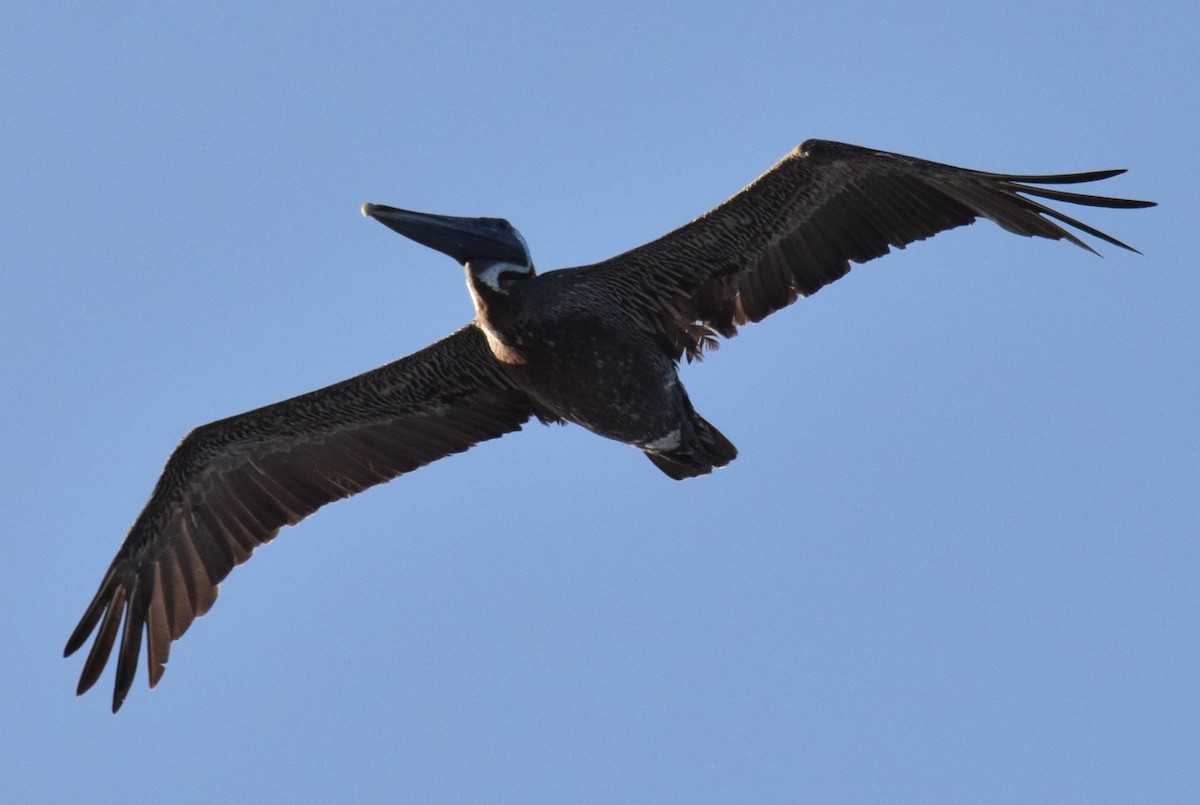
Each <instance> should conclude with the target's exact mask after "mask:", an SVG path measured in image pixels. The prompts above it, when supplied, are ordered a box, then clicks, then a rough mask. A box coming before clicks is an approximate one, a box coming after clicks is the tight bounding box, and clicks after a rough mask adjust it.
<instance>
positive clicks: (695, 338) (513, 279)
mask: <svg viewBox="0 0 1200 805" xmlns="http://www.w3.org/2000/svg"><path fill="white" fill-rule="evenodd" d="M1122 172H1123V171H1121V170H1105V171H1096V172H1092V173H1064V174H1053V175H1043V176H1018V175H1010V174H1002V173H983V172H980V171H974V170H967V169H964V168H956V167H953V166H950V165H943V164H939V163H936V162H929V161H926V160H923V159H916V158H913V157H907V156H902V155H900V154H892V153H887V152H884V151H875V150H872V149H869V148H860V147H858V146H853V145H844V144H840V143H834V142H827V141H821V140H809V141H807V142H805V143H803V144H801V145H800V146H799V147H798V148H796V149H795V150H794V151H792V152H791V153H789V154H788V155H787V156H785V157H784V158H783V159H782V160H781V161H780V162H779V163H778V164H776V165H775V166H774V167H773V168H771V169H770V170H769V171H767V172H766V173H765V174H763V175H762V176H760V177H759V178H758V179H757V180H755V181H754V183H752V184H751V185H750V186H749V187H747V188H746V189H744V190H742V191H741V192H740V193H738V194H737V195H735V196H733V197H732V198H730V199H729V200H728V201H726V202H724V203H723V204H721V205H720V206H718V207H717V208H715V209H713V210H712V211H710V212H708V213H705V214H704V215H702V216H700V217H699V218H697V219H696V220H694V221H692V222H691V223H689V224H686V225H684V226H682V227H680V228H679V229H676V230H675V231H673V232H670V233H668V234H666V235H664V236H662V237H661V238H659V239H658V240H655V241H653V242H651V243H647V244H646V245H644V246H639V247H638V248H636V249H633V250H631V251H628V252H625V253H624V254H621V255H618V256H616V257H613V258H611V259H609V260H605V261H604V262H601V263H596V264H594V265H588V266H580V267H577V268H566V269H560V270H557V271H549V272H546V273H544V274H537V273H536V272H535V271H534V268H533V260H532V259H531V257H530V254H529V247H528V246H527V245H526V243H525V240H524V238H522V237H521V235H520V233H519V232H517V230H516V229H515V228H514V227H513V226H512V225H511V224H509V223H508V221H505V220H503V219H500V218H458V217H451V216H444V215H430V214H427V213H419V212H410V211H406V210H400V209H395V208H393V207H385V206H382V205H377V204H366V205H364V206H363V214H364V215H367V216H369V217H371V218H374V219H375V220H377V221H379V222H380V223H382V224H384V225H385V226H387V227H389V228H390V229H393V230H395V231H396V232H399V233H400V234H402V235H404V236H406V237H408V238H411V239H412V240H414V241H416V242H418V243H421V244H424V245H425V246H428V247H430V248H433V249H436V250H438V251H440V252H443V253H444V254H447V255H449V256H450V257H452V258H454V259H455V260H456V261H458V262H459V263H460V264H462V266H463V268H464V273H465V274H466V281H467V289H468V290H469V291H470V294H471V299H472V301H473V302H474V305H475V318H474V319H473V320H472V321H471V322H470V323H469V324H467V325H466V326H465V327H463V328H462V329H460V330H458V331H457V332H455V333H453V334H451V335H449V336H447V337H445V338H443V339H442V340H440V341H437V342H436V343H434V344H432V345H430V346H428V347H426V348H425V349H422V350H420V351H419V352H416V353H414V354H412V355H409V356H408V357H406V358H401V359H400V360H398V361H396V362H394V363H389V364H387V365H386V366H382V367H380V368H378V369H375V370H373V371H370V372H367V373H365V374H362V375H359V376H357V377H353V378H351V379H349V380H345V381H343V382H341V383H337V384H335V385H332V386H329V387H328V388H323V389H319V390H317V391H313V392H310V393H308V394H303V395H301V396H299V397H295V398H293V399H290V400H285V401H283V402H279V403H275V404H274V405H268V406H266V407H264V408H259V409H256V410H254V411H249V412H247V413H244V414H239V415H237V416H233V417H229V418H228V419H222V420H218V421H216V422H211V423H209V424H207V425H203V426H201V427H198V428H196V429H195V430H193V431H192V432H191V433H189V434H188V435H187V436H186V437H185V438H184V440H183V441H182V442H181V443H180V445H179V446H178V447H177V448H176V449H175V452H173V453H172V454H171V457H170V458H169V459H168V461H167V465H166V467H165V468H164V470H163V473H162V476H161V477H160V478H159V480H158V483H157V484H156V485H155V487H154V491H153V492H152V493H151V495H150V500H149V502H148V503H147V504H146V507H145V508H144V509H143V510H142V512H141V514H139V515H138V517H137V520H135V521H134V523H133V527H132V528H131V529H130V531H129V534H128V536H127V537H126V538H125V541H124V543H122V545H121V547H120V549H119V550H118V551H117V555H116V557H115V558H114V559H113V561H112V564H111V565H110V566H109V568H108V571H107V572H106V573H105V574H104V578H103V580H102V581H101V582H100V589H99V591H98V592H97V593H96V596H95V597H94V598H93V599H92V601H91V603H90V604H88V606H87V609H86V610H85V612H84V614H83V618H82V619H81V620H80V621H79V625H78V626H77V627H76V628H75V631H74V632H73V633H72V634H71V637H70V639H69V640H68V641H67V645H66V651H65V655H70V654H72V653H74V652H75V651H76V650H78V649H79V648H80V647H81V646H82V645H83V644H84V643H85V642H86V641H87V640H88V638H89V637H90V636H91V635H92V633H93V632H96V638H95V641H94V642H93V643H92V647H91V651H90V652H89V653H88V656H87V659H86V660H85V662H84V664H83V672H82V674H81V676H80V680H79V687H78V693H83V692H84V691H86V690H88V689H89V688H90V687H92V685H94V684H95V682H96V680H97V679H98V678H99V677H100V674H101V672H102V671H103V670H104V666H105V665H106V664H107V662H108V658H109V656H110V654H111V653H112V651H113V648H114V646H116V651H117V667H116V677H115V684H114V689H113V700H112V709H113V712H116V711H117V709H118V708H120V706H121V703H122V702H123V701H124V700H125V696H126V694H127V693H128V692H129V689H130V686H131V685H132V683H133V679H134V674H135V670H136V666H137V661H138V657H139V655H140V653H141V648H142V643H143V637H144V638H145V645H146V661H147V667H148V670H149V677H150V686H151V687H154V686H155V685H156V684H157V683H158V681H159V679H161V678H162V675H163V671H164V669H165V667H166V662H167V655H168V653H169V651H170V648H171V643H172V642H174V641H175V640H178V639H179V638H180V637H181V636H182V635H183V633H184V632H186V631H187V629H188V626H189V625H191V623H192V621H194V620H195V619H196V618H198V617H200V616H201V615H203V614H204V613H205V612H207V611H208V609H209V607H211V606H212V604H213V602H214V601H215V600H216V598H217V585H218V584H219V583H220V582H221V581H222V580H223V579H224V578H225V577H226V576H227V575H228V574H229V571H230V570H232V569H233V567H234V566H235V565H238V564H241V563H242V562H244V561H246V560H247V559H249V558H250V555H251V554H252V553H253V552H254V549H255V548H257V547H258V546H259V545H261V544H263V543H264V542H268V541H270V540H271V539H273V538H274V537H275V535H276V534H278V533H279V529H280V528H282V527H283V526H285V525H295V524H296V523H298V522H300V521H301V520H303V519H304V518H305V517H307V516H308V515H310V514H312V513H313V512H315V511H316V510H317V509H319V508H321V507H322V506H324V505H325V504H326V503H330V502H332V501H335V500H340V499H341V498H345V497H349V496H350V495H353V494H355V493H357V492H361V491H362V490H364V489H366V488H368V487H371V486H374V485H375V484H380V483H383V482H385V481H390V480H391V479H393V478H396V477H397V476H400V475H403V474H404V473H406V472H410V471H412V470H415V469H417V468H418V467H422V466H424V465H426V464H428V463H430V462H432V461H436V460H437V459H440V458H444V457H445V456H449V455H451V454H453V453H461V452H463V451H464V450H467V449H468V448H470V447H472V446H473V445H476V444H478V443H480V442H482V441H486V440H488V439H494V438H496V437H498V436H502V435H504V434H506V433H509V432H512V431H515V430H518V429H520V428H521V426H522V425H523V424H524V423H525V422H526V421H528V420H529V419H530V418H531V417H537V418H538V419H539V420H541V421H542V422H574V423H576V424H578V425H582V426H583V427H585V428H587V429H588V430H590V431H592V432H594V433H596V434H599V435H600V436H605V437H608V438H610V439H615V440H617V441H621V442H625V443H626V444H629V445H632V446H633V447H635V448H636V449H638V450H640V451H642V452H643V453H644V454H645V455H646V457H647V458H649V460H650V461H651V462H653V464H654V466H656V467H657V468H658V469H659V470H661V471H662V472H663V473H665V474H666V475H667V476H669V477H671V478H674V479H677V480H678V479H684V478H691V477H694V476H698V475H704V474H706V473H709V472H712V470H713V469H714V468H716V467H723V466H725V465H726V464H728V463H729V462H730V461H732V460H733V459H734V457H735V456H736V455H737V449H736V448H735V447H734V446H733V444H732V442H730V441H729V439H727V438H726V437H725V436H724V435H722V433H721V432H720V431H719V430H717V429H716V428H715V427H714V426H713V425H711V424H710V423H709V422H707V421H706V420H705V419H704V418H703V417H701V416H700V415H699V414H698V413H697V412H696V410H695V409H694V408H693V407H692V402H691V400H690V399H689V398H688V395H687V392H686V391H685V390H684V388H683V385H682V384H681V383H680V381H679V377H678V375H677V373H676V370H677V367H678V364H679V361H680V359H682V358H684V357H686V358H687V359H688V360H692V359H694V358H697V357H699V356H700V354H701V352H702V351H703V350H704V349H706V348H709V347H712V346H714V345H715V343H716V338H717V336H723V337H725V338H729V337H732V336H733V335H734V334H735V333H736V331H737V328H738V327H739V326H741V325H743V324H747V323H750V322H757V321H761V320H762V319H763V318H765V317H766V316H768V315H770V314H771V313H774V312H775V311H777V310H779V309H781V308H784V307H787V306H788V305H790V304H791V303H792V302H795V301H796V299H797V298H799V297H801V296H808V295H809V294H812V293H815V292H816V291H818V290H820V289H821V288H823V287H824V286H826V285H828V284H829V283H831V282H833V281H835V280H837V279H838V278H840V277H842V276H844V275H845V274H846V272H848V271H849V270H850V264H851V263H852V262H853V263H865V262H866V261H868V260H871V259H874V258H876V257H880V256H882V255H885V254H887V253H888V251H889V250H890V249H891V248H892V247H896V248H904V247H905V246H906V245H908V244H909V243H912V242H913V241H917V240H923V239H925V238H928V237H930V236H932V235H935V234H937V233H938V232H942V231H944V230H947V229H952V228H954V227H957V226H962V225H964V224H969V223H971V222H972V221H974V220H975V219H976V218H987V219H989V220H991V221H993V222H995V223H996V224H999V225H1000V226H1001V227H1003V228H1004V229H1006V230H1008V231H1010V232H1014V233H1016V234H1018V235H1025V236H1038V237H1043V238H1050V239H1052V240H1068V241H1070V242H1071V243H1074V244H1075V245H1077V246H1081V247H1083V248H1085V249H1087V250H1089V251H1094V249H1092V247H1091V246H1089V245H1088V244H1087V243H1085V242H1084V241H1083V240H1082V239H1081V237H1080V236H1079V235H1078V234H1076V233H1074V232H1072V231H1070V230H1068V229H1067V228H1066V227H1071V228H1073V229H1074V230H1077V231H1078V232H1080V233H1085V234H1087V235H1090V236H1092V237H1095V238H1097V239H1099V240H1102V241H1106V242H1107V243H1109V244H1112V245H1114V246H1119V247H1121V248H1123V249H1130V250H1131V251H1135V250H1133V249H1132V248H1131V247H1130V246H1127V245H1126V244H1124V243H1122V242H1121V241H1119V240H1117V239H1116V238H1113V237H1111V236H1109V235H1106V234H1104V233H1103V232H1100V231H1099V230H1097V229H1094V228H1092V227H1090V226H1088V225H1087V224H1084V223H1082V222H1080V221H1078V220H1076V219H1074V218H1071V217H1069V216H1067V215H1065V214H1063V213H1062V212H1059V211H1058V210H1056V209H1054V208H1052V207H1049V206H1047V205H1046V204H1045V203H1044V202H1043V201H1042V200H1045V201H1051V202H1063V203H1068V204H1080V205H1085V206H1091V207H1116V208H1123V209H1129V208H1137V207H1150V206H1153V202H1148V201H1135V200H1130V199H1120V198H1109V197H1105V196H1094V195H1085V194H1081V193H1075V192H1068V191H1065V190H1061V189H1058V188H1056V187H1054V186H1056V185H1072V184H1080V183H1085V182H1094V181H1099V180H1102V179H1108V178H1110V177H1112V176H1116V175H1117V174H1120V173H1122ZM1039 199H1040V200H1039ZM122 621H124V627H123V629H122V625H121V624H122ZM118 632H120V642H119V644H118V642H117V636H118Z"/></svg>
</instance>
